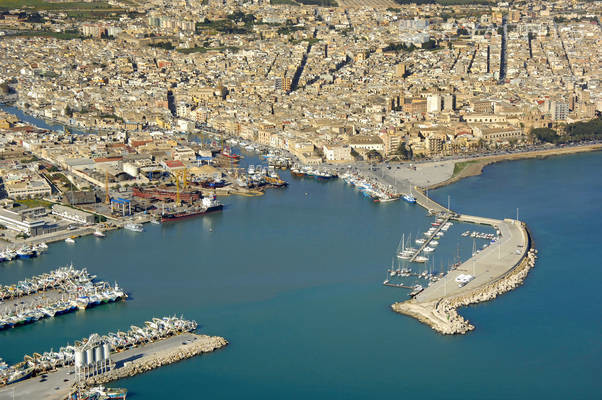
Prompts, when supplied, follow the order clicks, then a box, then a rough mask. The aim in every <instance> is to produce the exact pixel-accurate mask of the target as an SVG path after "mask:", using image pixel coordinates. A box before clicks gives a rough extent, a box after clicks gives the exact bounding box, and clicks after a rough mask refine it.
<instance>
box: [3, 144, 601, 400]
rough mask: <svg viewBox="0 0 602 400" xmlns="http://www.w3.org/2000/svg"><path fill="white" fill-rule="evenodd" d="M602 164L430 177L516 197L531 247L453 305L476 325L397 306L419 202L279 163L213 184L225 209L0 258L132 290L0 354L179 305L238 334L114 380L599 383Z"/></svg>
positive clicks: (280, 389)
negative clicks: (435, 319) (293, 171)
mask: <svg viewBox="0 0 602 400" xmlns="http://www.w3.org/2000/svg"><path fill="white" fill-rule="evenodd" d="M601 170H602V153H590V154H580V155H571V156H562V157H552V158H549V159H545V160H536V159H533V160H522V161H513V162H505V163H499V164H495V165H491V166H488V167H487V168H486V169H485V170H484V173H483V174H482V175H481V176H476V177H471V178H468V179H465V180H463V181H460V182H458V183H456V184H454V185H452V186H449V187H445V188H441V189H439V190H436V191H433V192H431V195H432V197H434V198H435V199H436V200H439V201H441V202H443V203H446V202H447V197H448V195H449V196H450V197H451V205H452V208H453V209H455V210H456V211H459V212H465V213H469V214H473V215H482V216H489V217H495V218H503V217H508V218H514V217H515V216H516V209H517V208H518V209H519V217H520V218H521V219H522V220H523V221H525V222H526V223H527V224H528V226H529V228H530V229H531V231H532V233H533V237H534V240H535V246H536V248H537V249H538V250H539V256H540V257H539V259H538V260H537V263H536V266H535V268H534V269H533V270H532V271H531V272H530V274H529V276H528V277H527V279H526V281H525V284H524V285H523V286H521V287H520V288H518V289H516V290H514V291H512V292H510V293H508V294H505V295H503V296H501V297H499V298H497V299H495V300H493V301H491V302H488V303H484V304H480V305H476V306H471V307H467V308H463V309H461V310H460V313H461V314H462V315H464V316H465V317H466V318H467V319H469V320H470V321H471V322H472V323H473V324H474V325H475V326H476V330H475V331H473V332H471V333H470V334H468V335H465V336H452V337H449V336H442V335H439V334H436V333H435V332H433V331H432V330H431V329H430V328H429V327H427V326H425V325H423V324H421V323H419V322H417V321H416V320H414V319H412V318H409V317H406V316H402V315H399V314H396V313H393V312H392V311H391V309H390V305H391V304H392V303H393V302H395V301H400V300H405V299H407V298H408V296H407V293H408V291H407V290H404V289H397V288H390V287H384V286H383V285H382V282H383V280H384V279H385V276H386V269H387V267H388V266H389V265H390V264H391V261H392V258H393V256H394V253H395V250H396V248H397V246H398V244H399V241H400V238H401V236H402V234H405V235H406V237H407V236H408V235H409V234H411V235H412V238H415V237H416V235H418V234H420V233H421V232H424V231H425V230H426V229H428V227H429V226H430V223H431V222H432V218H431V217H429V216H427V215H426V213H425V211H424V210H423V209H422V208H420V207H418V206H415V205H409V204H407V203H405V202H398V203H388V204H382V205H378V204H374V203H372V202H370V201H369V200H367V199H366V198H365V197H363V196H362V195H361V194H360V193H359V192H358V191H357V190H355V189H353V188H352V187H350V186H347V185H345V184H344V183H343V182H342V181H340V180H339V181H333V182H326V183H324V182H317V181H314V180H310V179H295V178H292V177H290V175H288V173H282V176H283V177H284V178H285V179H287V180H289V181H290V182H291V185H290V186H289V188H287V189H283V190H271V191H268V192H267V194H266V195H265V196H262V197H256V198H246V197H228V198H222V199H221V200H222V201H223V202H224V203H225V204H226V206H227V207H226V209H225V210H224V211H223V212H222V213H220V214H213V215H209V216H205V217H202V218H198V219H193V220H188V221H182V222H177V223H171V224H164V225H161V226H158V225H146V226H145V232H143V233H135V232H130V231H118V232H111V233H109V234H108V236H107V238H105V239H98V238H95V237H86V238H81V239H78V240H77V243H76V244H75V245H68V244H65V243H63V242H61V243H55V244H52V245H50V249H49V251H48V253H47V254H45V255H43V256H41V257H39V258H37V259H33V260H24V261H14V262H10V263H4V264H1V265H0V283H3V284H7V283H14V282H16V281H18V280H19V279H23V278H25V277H29V276H32V275H36V274H40V273H43V272H46V271H49V270H51V269H53V268H56V267H58V266H61V265H65V264H69V263H73V264H74V265H75V266H78V267H86V268H88V270H89V271H90V272H91V273H93V274H96V275H98V278H99V279H103V280H108V281H111V282H113V281H117V282H118V283H119V284H120V286H122V287H124V288H125V289H126V290H127V291H128V292H129V293H130V294H131V298H130V299H129V300H128V301H126V302H122V303H117V304H111V305H105V306H101V307H97V308H94V309H91V310H88V311H85V312H76V313H73V314H70V315H64V316H60V317H57V318H54V319H52V320H50V319H49V320H43V321H39V322H37V323H35V324H32V325H29V326H25V327H20V328H15V329H11V330H6V331H2V332H0V357H3V358H4V359H5V360H7V361H9V362H17V361H19V360H22V358H23V355H25V354H31V353H33V352H34V351H36V352H43V351H47V350H50V349H51V348H54V349H58V348H59V347H60V346H62V345H65V344H66V343H67V342H70V343H73V341H74V340H77V339H80V338H82V337H84V336H87V335H89V334H91V333H93V332H98V333H101V334H103V333H106V332H109V331H117V330H127V329H128V328H129V326H130V325H131V324H136V325H141V324H142V323H143V321H145V320H148V319H150V318H152V317H158V316H164V315H173V314H176V315H183V316H184V317H186V318H190V319H195V320H196V321H197V322H198V323H199V325H200V328H199V332H201V333H205V334H210V335H219V336H224V337H225V338H227V339H228V341H229V342H230V344H229V345H228V346H227V347H226V348H225V349H223V350H219V351H216V352H214V353H211V354H207V355H203V356H200V357H196V358H193V359H189V360H186V361H182V362H179V363H177V364H173V365H170V366H166V367H162V368H160V369H157V370H154V371H152V372H149V373H146V374H143V375H139V376H137V377H133V378H130V379H126V380H122V381H119V382H116V383H115V384H114V386H118V387H127V388H128V389H129V391H130V393H129V395H128V398H132V399H166V398H169V399H173V398H207V399H240V398H247V399H258V398H262V399H276V398H287V399H307V398H315V399H367V398H385V397H387V398H393V397H395V398H411V397H419V396H420V397H421V398H425V399H567V398H570V399H598V398H601V397H602V389H601V385H600V378H601V377H602V368H601V366H602V363H601V362H600V359H601V358H602V341H601V336H600V332H602V309H601V304H602V294H601V293H602V291H601V290H600V282H601V281H602V279H601V278H602V269H601V268H600V261H599V257H600V251H599V244H598V243H599V237H598V233H599V231H600V228H601V227H602V180H601V179H599V177H598V175H597V174H598V173H599V171H601ZM468 229H471V230H480V231H483V230H484V229H483V228H482V227H477V226H471V225H462V224H456V225H454V226H453V227H452V229H450V231H449V232H448V233H447V234H446V235H445V236H444V237H443V238H442V239H441V240H440V242H441V244H440V246H439V248H438V249H437V251H436V252H435V253H434V254H435V260H434V262H432V265H431V267H430V268H432V269H435V270H441V269H443V268H445V265H447V264H448V263H450V262H453V260H454V259H455V257H458V254H459V256H460V258H462V259H466V258H467V257H468V256H469V254H470V252H471V250H472V247H473V242H472V239H466V238H462V237H461V236H460V233H461V232H463V231H465V230H468ZM412 240H414V239H412ZM420 268H429V266H423V267H420ZM0 308H1V305H0Z"/></svg>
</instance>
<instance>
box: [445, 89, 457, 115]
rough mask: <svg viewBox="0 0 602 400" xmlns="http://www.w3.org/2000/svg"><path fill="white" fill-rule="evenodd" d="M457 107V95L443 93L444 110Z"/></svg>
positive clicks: (451, 109)
mask: <svg viewBox="0 0 602 400" xmlns="http://www.w3.org/2000/svg"><path fill="white" fill-rule="evenodd" d="M455 109H456V95H455V94H451V93H450V94H445V95H443V111H453V110H455Z"/></svg>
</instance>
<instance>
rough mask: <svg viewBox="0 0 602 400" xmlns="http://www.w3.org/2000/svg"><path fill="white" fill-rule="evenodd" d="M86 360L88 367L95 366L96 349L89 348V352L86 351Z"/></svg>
mask: <svg viewBox="0 0 602 400" xmlns="http://www.w3.org/2000/svg"><path fill="white" fill-rule="evenodd" d="M86 358H87V360H86V363H87V364H88V365H90V364H94V349H92V348H89V349H88V350H86Z"/></svg>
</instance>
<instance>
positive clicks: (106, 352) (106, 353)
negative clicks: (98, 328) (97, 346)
mask: <svg viewBox="0 0 602 400" xmlns="http://www.w3.org/2000/svg"><path fill="white" fill-rule="evenodd" d="M102 356H103V358H104V359H105V360H108V359H109V358H111V348H110V347H109V344H108V343H103V344H102Z"/></svg>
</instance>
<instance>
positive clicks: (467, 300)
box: [391, 191, 536, 334]
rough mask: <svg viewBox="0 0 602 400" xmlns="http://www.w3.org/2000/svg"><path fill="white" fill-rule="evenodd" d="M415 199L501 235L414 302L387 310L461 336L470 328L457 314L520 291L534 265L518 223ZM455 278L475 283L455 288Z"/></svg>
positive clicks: (526, 234) (527, 238) (419, 195)
mask: <svg viewBox="0 0 602 400" xmlns="http://www.w3.org/2000/svg"><path fill="white" fill-rule="evenodd" d="M416 194H417V195H416V199H417V202H418V204H420V205H421V206H423V207H425V208H427V209H428V210H430V211H434V212H445V213H447V214H448V215H453V217H452V219H455V220H457V221H461V222H469V223H474V224H483V225H490V226H492V227H494V228H495V229H497V230H499V231H500V235H499V238H498V240H497V241H496V242H495V243H493V244H491V245H489V246H488V247H487V248H485V249H483V250H481V251H480V252H478V253H477V254H475V255H473V256H472V257H471V258H470V259H468V260H467V261H465V262H464V263H462V264H461V265H460V266H458V268H456V269H455V270H453V271H449V272H448V273H447V274H446V275H445V276H444V277H443V278H442V279H440V280H439V281H437V282H435V283H433V284H432V285H430V286H428V287H427V288H426V289H425V290H423V291H422V292H421V293H419V294H418V295H417V296H416V297H415V298H414V299H412V300H408V301H405V302H401V303H395V304H393V305H392V306H391V307H392V308H393V310H394V311H396V312H399V313H401V314H405V315H409V316H412V317H414V318H416V319H418V320H419V321H421V322H423V323H425V324H427V325H429V326H431V327H432V328H433V329H434V330H436V331H437V332H439V333H442V334H464V333H466V332H468V331H470V330H472V329H474V326H473V325H471V324H470V323H469V322H468V321H466V320H465V319H464V318H462V317H461V316H460V315H459V314H458V313H457V311H456V308H458V307H460V306H465V305H468V304H472V303H477V302H481V301H487V300H490V299H492V298H495V297H497V296H498V295H499V294H501V293H504V292H506V291H508V290H511V289H513V288H515V287H516V286H518V285H520V284H521V283H522V281H523V280H524V278H525V277H526V275H527V273H528V271H529V269H530V268H531V267H533V265H534V263H535V258H536V255H535V253H536V251H535V250H534V249H532V241H531V238H530V235H529V232H528V230H527V227H526V225H525V224H524V223H523V222H521V221H517V220H511V219H505V220H497V219H493V218H486V217H477V216H472V215H458V214H455V213H453V212H451V211H450V210H447V209H446V208H444V207H442V206H441V205H439V204H437V203H435V202H434V201H432V200H431V199H428V198H427V197H426V196H425V194H424V193H422V192H420V191H417V192H416ZM460 274H469V275H472V276H474V279H473V280H471V281H470V282H468V283H467V284H466V285H464V286H459V285H458V283H457V282H456V281H455V279H456V277H458V276H459V275H460Z"/></svg>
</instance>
